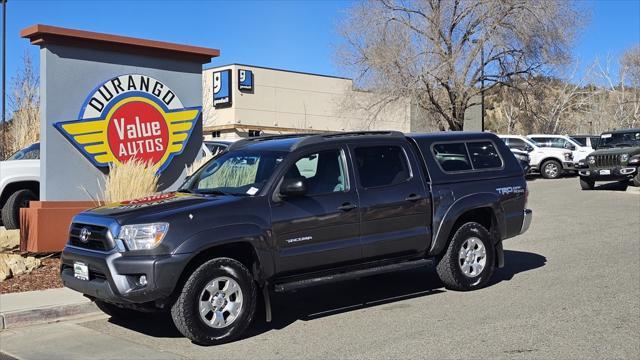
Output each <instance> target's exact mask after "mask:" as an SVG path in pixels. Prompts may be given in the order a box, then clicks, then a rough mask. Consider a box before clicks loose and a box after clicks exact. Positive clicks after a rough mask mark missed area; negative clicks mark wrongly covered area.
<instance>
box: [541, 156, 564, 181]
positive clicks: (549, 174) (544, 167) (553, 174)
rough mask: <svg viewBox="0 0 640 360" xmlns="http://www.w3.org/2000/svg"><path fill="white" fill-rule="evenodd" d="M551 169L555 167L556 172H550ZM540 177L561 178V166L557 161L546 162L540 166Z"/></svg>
mask: <svg viewBox="0 0 640 360" xmlns="http://www.w3.org/2000/svg"><path fill="white" fill-rule="evenodd" d="M547 167H549V169H547ZM551 167H555V169H556V171H551ZM540 175H542V177H543V178H545V179H557V178H559V177H560V176H562V164H561V163H560V162H559V161H557V160H546V161H545V162H543V163H542V165H541V166H540Z"/></svg>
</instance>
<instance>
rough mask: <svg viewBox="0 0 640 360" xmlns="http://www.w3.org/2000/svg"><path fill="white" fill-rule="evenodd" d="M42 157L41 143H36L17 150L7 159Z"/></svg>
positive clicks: (34, 158)
mask: <svg viewBox="0 0 640 360" xmlns="http://www.w3.org/2000/svg"><path fill="white" fill-rule="evenodd" d="M37 159H40V143H35V144H33V145H31V146H29V147H26V148H24V149H22V150H18V151H16V152H15V153H14V154H13V155H11V156H9V158H8V159H7V160H37Z"/></svg>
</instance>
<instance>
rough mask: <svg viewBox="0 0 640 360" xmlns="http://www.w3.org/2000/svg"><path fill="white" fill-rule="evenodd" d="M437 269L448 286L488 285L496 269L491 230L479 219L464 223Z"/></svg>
mask: <svg viewBox="0 0 640 360" xmlns="http://www.w3.org/2000/svg"><path fill="white" fill-rule="evenodd" d="M436 270H437V273H438V276H439V277H440V280H442V282H443V283H444V285H445V287H446V288H447V289H451V290H459V291H468V290H475V289H479V288H482V287H484V286H486V285H487V284H488V283H489V280H490V279H491V276H492V275H493V271H494V270H495V249H494V246H493V242H492V240H491V235H490V234H489V231H487V229H485V228H484V226H482V225H480V224H478V223H476V222H468V223H466V224H464V225H462V226H461V227H460V228H459V229H458V230H457V231H456V233H455V235H453V238H452V239H451V241H450V242H449V246H448V247H447V251H446V252H445V254H444V255H443V256H442V258H440V260H439V261H438V265H437V266H436Z"/></svg>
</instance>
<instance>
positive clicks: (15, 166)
mask: <svg viewBox="0 0 640 360" xmlns="http://www.w3.org/2000/svg"><path fill="white" fill-rule="evenodd" d="M39 194H40V144H39V143H35V144H33V145H31V146H29V147H26V148H24V149H22V150H20V151H18V152H16V153H15V154H13V155H11V156H10V157H9V158H8V159H7V160H6V161H0V209H2V211H1V213H0V214H1V215H2V216H0V220H1V221H0V225H4V226H5V227H6V228H7V229H18V228H19V227H20V208H24V207H28V206H29V201H31V200H38V197H39Z"/></svg>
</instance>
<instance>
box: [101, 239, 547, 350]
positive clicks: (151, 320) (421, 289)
mask: <svg viewBox="0 0 640 360" xmlns="http://www.w3.org/2000/svg"><path fill="white" fill-rule="evenodd" d="M545 263H546V258H545V257H544V256H541V255H538V254H533V253H529V252H523V251H513V250H505V267H504V268H502V269H498V270H497V271H496V273H495V274H494V277H493V281H492V282H491V285H493V284H496V283H499V282H501V281H509V280H511V279H512V278H513V277H514V275H516V274H518V273H521V272H525V271H529V270H532V269H536V268H539V267H542V266H544V265H545ZM444 291H445V289H444V287H443V285H442V282H441V281H440V280H439V279H438V276H437V275H436V273H435V269H434V268H433V267H432V266H428V267H423V268H418V269H413V270H407V271H399V272H394V273H388V274H381V275H376V276H371V277H367V278H362V279H359V280H350V281H344V282H339V283H335V284H330V285H323V286H318V287H313V288H307V289H302V290H298V291H293V292H288V293H284V294H280V293H278V294H273V295H272V297H271V303H272V314H273V321H272V322H271V323H267V322H265V321H264V317H265V315H264V305H263V304H262V301H259V303H258V306H257V309H256V315H255V321H254V323H253V325H252V326H251V327H250V328H249V329H248V330H247V332H246V333H245V335H244V336H243V338H248V337H252V336H256V335H259V334H261V333H264V332H268V331H271V330H274V329H283V328H285V327H287V326H289V325H290V324H292V323H294V322H295V321H298V320H302V321H311V320H314V319H319V318H323V317H326V316H331V315H335V314H340V313H344V312H348V311H352V310H357V309H365V308H369V307H373V306H382V305H385V304H391V305H389V306H387V307H384V308H382V310H393V309H396V308H403V307H409V306H410V305H407V304H400V303H399V304H393V303H396V302H399V301H401V300H406V299H413V298H418V297H425V296H429V295H435V294H439V293H442V292H444ZM109 322H110V323H112V324H115V325H118V326H122V327H125V328H128V329H130V330H133V331H137V332H140V333H143V334H145V335H148V336H153V337H161V338H175V337H182V335H181V334H180V333H179V332H178V330H177V329H176V328H175V326H174V325H173V322H172V320H171V317H170V315H169V314H168V313H157V314H143V315H142V316H141V317H140V318H137V319H116V318H110V319H109Z"/></svg>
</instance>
